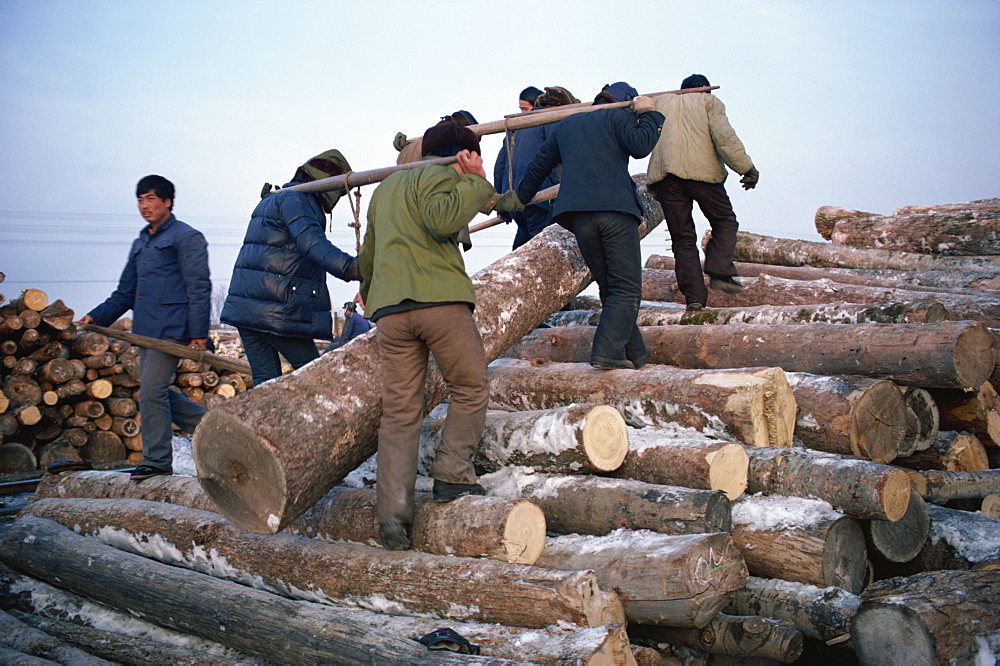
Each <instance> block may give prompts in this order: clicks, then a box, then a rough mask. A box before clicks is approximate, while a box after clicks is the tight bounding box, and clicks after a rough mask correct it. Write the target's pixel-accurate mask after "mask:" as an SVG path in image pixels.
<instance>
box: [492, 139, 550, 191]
mask: <svg viewBox="0 0 1000 666" xmlns="http://www.w3.org/2000/svg"><path fill="white" fill-rule="evenodd" d="M554 127H555V126H554V125H539V126H538V127H527V128H525V129H520V130H516V131H514V132H511V133H510V135H509V136H505V137H504V140H503V146H501V148H500V154H499V155H497V161H496V164H494V165H493V188H494V189H495V190H496V191H497V192H499V193H500V194H503V193H504V192H506V191H507V190H509V189H510V185H509V182H510V180H513V183H514V186H515V187H517V184H518V183H519V182H521V179H522V178H524V172H525V171H526V170H527V168H528V164H529V163H530V162H531V160H532V158H533V157H534V156H535V153H537V152H538V149H539V148H541V146H542V144H543V143H545V139H546V138H548V135H549V133H550V132H551V131H552V129H553V128H554ZM511 137H513V139H514V143H513V145H514V148H513V150H512V151H511V152H512V153H513V156H512V158H511V159H510V160H509V161H508V159H507V142H508V141H509V140H510V138H511ZM508 170H509V171H511V174H510V175H509V176H508V173H507V172H508ZM509 179H510V180H509ZM558 183H559V177H558V172H557V171H556V170H555V169H553V170H552V171H550V172H549V174H548V175H547V176H546V177H545V180H543V181H542V183H541V185H539V187H538V189H539V190H544V189H545V188H547V187H551V186H553V185H556V184H558ZM550 203H551V202H549V201H545V202H542V203H541V204H534V205H541V206H543V207H548V206H549V205H550Z"/></svg>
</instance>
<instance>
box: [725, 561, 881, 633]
mask: <svg viewBox="0 0 1000 666" xmlns="http://www.w3.org/2000/svg"><path fill="white" fill-rule="evenodd" d="M860 605H861V598H860V597H858V596H857V595H856V594H852V593H850V592H848V591H847V590H845V589H843V588H840V587H827V588H817V587H815V586H813V585H805V584H802V583H793V582H789V581H783V580H773V579H768V578H758V577H756V576H750V580H749V581H747V584H746V585H744V586H743V587H742V588H740V589H739V590H736V592H735V593H734V594H733V597H732V599H731V600H730V602H729V605H728V606H726V608H725V609H724V610H725V612H727V613H732V614H733V615H758V616H763V617H772V618H775V619H777V620H785V621H788V622H791V623H792V624H793V625H795V627H796V628H797V629H798V630H799V631H801V632H802V633H803V634H805V635H806V636H809V637H810V638H815V639H818V640H821V641H824V642H826V641H830V642H835V641H838V640H840V639H843V638H844V637H845V636H848V635H849V634H850V631H851V619H852V618H853V617H854V614H855V613H856V612H857V610H858V606H860Z"/></svg>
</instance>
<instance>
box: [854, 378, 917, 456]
mask: <svg viewBox="0 0 1000 666" xmlns="http://www.w3.org/2000/svg"><path fill="white" fill-rule="evenodd" d="M905 413H906V407H905V405H904V402H903V396H902V394H901V393H900V392H899V388H897V386H896V385H895V384H893V383H892V382H890V381H888V380H882V381H879V382H876V383H874V384H872V385H871V386H870V387H868V389H867V390H865V392H864V405H863V408H862V409H854V410H852V411H851V430H850V437H851V448H853V449H854V453H855V454H856V455H859V456H861V457H863V458H868V459H870V460H872V461H873V462H877V463H883V464H885V463H889V462H891V461H892V460H893V459H895V458H896V456H897V455H898V454H899V450H900V447H901V445H902V443H903V440H904V438H905V436H906V423H905V421H900V419H899V418H897V417H896V415H898V414H905Z"/></svg>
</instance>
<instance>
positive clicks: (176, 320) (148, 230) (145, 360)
mask: <svg viewBox="0 0 1000 666" xmlns="http://www.w3.org/2000/svg"><path fill="white" fill-rule="evenodd" d="M135 190H136V191H135V194H136V197H138V202H139V203H138V205H139V214H140V215H142V219H144V220H145V221H146V226H145V227H144V228H143V230H142V231H140V232H139V237H138V238H137V239H136V240H135V241H134V242H133V243H132V249H131V250H130V251H129V255H128V261H127V262H126V263H125V269H124V270H123V271H122V274H121V278H120V279H119V280H118V288H117V289H115V291H114V292H113V293H112V294H111V295H110V296H109V297H108V298H107V300H105V301H104V302H103V303H101V304H100V305H98V306H97V307H96V308H94V309H93V310H91V311H90V312H89V313H87V314H85V315H84V316H83V317H81V318H80V323H81V324H97V325H98V326H110V325H111V324H113V323H114V322H115V320H117V319H118V318H119V317H121V316H122V315H123V314H125V313H126V312H128V311H129V310H132V312H133V315H134V316H133V318H132V332H133V333H136V334H138V335H146V336H149V337H151V338H157V339H160V340H170V341H173V342H179V343H183V344H187V345H188V346H189V347H195V348H198V349H201V350H203V351H211V349H209V346H208V342H207V341H208V319H209V313H210V311H211V295H212V282H211V280H210V279H209V269H208V243H206V241H205V237H204V236H203V235H202V234H201V232H200V231H198V230H197V229H194V228H193V227H191V226H189V225H187V224H185V223H184V222H181V221H180V220H178V219H177V218H176V217H174V214H173V207H174V184H173V183H171V182H170V181H169V180H167V179H166V178H164V177H163V176H155V175H152V176H146V177H145V178H143V179H142V180H140V181H139V183H138V184H137V185H136V188H135ZM176 369H177V357H176V356H172V355H170V354H167V353H165V352H161V351H157V350H155V349H149V348H146V347H141V348H140V349H139V385H140V391H139V413H140V414H141V415H142V424H141V426H140V434H141V435H142V462H141V463H140V464H139V466H138V467H136V468H135V469H134V470H133V471H132V479H133V480H134V481H142V480H143V479H148V478H150V477H153V476H157V475H160V474H173V447H172V445H171V439H172V438H173V433H172V431H171V428H170V424H171V423H176V424H177V426H178V427H180V429H181V430H183V431H184V432H189V433H193V432H194V429H195V426H197V425H198V422H199V421H201V417H202V416H204V414H205V410H204V409H203V408H202V407H201V405H199V404H198V403H196V402H194V401H192V400H190V399H189V398H188V397H187V396H185V395H184V394H183V393H181V392H179V391H172V390H170V383H171V381H172V380H173V377H174V371H175V370H176Z"/></svg>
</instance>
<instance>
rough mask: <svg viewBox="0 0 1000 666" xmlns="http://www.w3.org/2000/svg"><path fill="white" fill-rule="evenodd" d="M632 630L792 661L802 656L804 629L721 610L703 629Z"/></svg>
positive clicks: (707, 648)
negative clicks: (726, 613)
mask: <svg viewBox="0 0 1000 666" xmlns="http://www.w3.org/2000/svg"><path fill="white" fill-rule="evenodd" d="M629 633H630V634H631V635H633V636H639V637H642V638H645V639H647V640H655V641H657V642H664V643H669V644H671V645H681V646H683V647H688V648H692V649H694V650H700V651H701V652H707V653H709V654H722V655H729V656H733V657H741V658H744V659H745V658H755V659H767V660H774V661H777V662H780V663H782V664H791V663H793V662H794V661H796V660H798V658H799V657H800V656H801V655H802V632H801V631H799V630H798V629H796V628H795V627H793V626H791V625H790V624H788V623H786V622H783V621H781V620H774V619H771V618H763V617H756V616H735V615H725V614H723V613H720V614H719V615H716V616H715V617H714V618H712V620H711V621H710V622H709V623H708V624H707V625H705V626H704V627H703V628H702V629H685V628H681V627H651V626H644V625H635V626H631V627H629Z"/></svg>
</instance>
